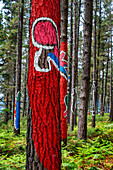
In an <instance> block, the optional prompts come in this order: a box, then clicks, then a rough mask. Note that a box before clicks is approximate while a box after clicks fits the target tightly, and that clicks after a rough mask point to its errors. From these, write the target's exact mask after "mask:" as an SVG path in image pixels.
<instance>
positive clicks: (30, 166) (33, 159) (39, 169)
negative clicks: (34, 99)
mask: <svg viewBox="0 0 113 170" xmlns="http://www.w3.org/2000/svg"><path fill="white" fill-rule="evenodd" d="M32 134H33V128H32V110H31V107H30V100H29V101H28V114H27V147H26V170H46V168H44V167H43V166H42V164H41V163H40V160H39V158H38V156H37V153H36V151H35V146H34V141H33V138H32Z"/></svg>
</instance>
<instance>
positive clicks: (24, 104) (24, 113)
mask: <svg viewBox="0 0 113 170" xmlns="http://www.w3.org/2000/svg"><path fill="white" fill-rule="evenodd" d="M24 81H25V82H24V98H23V113H22V117H24V116H25V115H26V88H27V87H26V71H25V78H24Z"/></svg>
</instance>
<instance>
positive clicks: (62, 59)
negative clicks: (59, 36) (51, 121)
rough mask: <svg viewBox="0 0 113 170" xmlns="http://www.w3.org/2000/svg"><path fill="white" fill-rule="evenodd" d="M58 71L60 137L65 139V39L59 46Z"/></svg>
mask: <svg viewBox="0 0 113 170" xmlns="http://www.w3.org/2000/svg"><path fill="white" fill-rule="evenodd" d="M62 68H63V69H64V72H63V73H62ZM60 71H61V72H60V74H61V77H60V106H61V134H62V139H67V74H66V73H67V41H66V42H62V43H61V47H60Z"/></svg>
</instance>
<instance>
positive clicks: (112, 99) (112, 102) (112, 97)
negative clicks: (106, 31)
mask: <svg viewBox="0 0 113 170" xmlns="http://www.w3.org/2000/svg"><path fill="white" fill-rule="evenodd" d="M112 58H113V57H112V38H111V58H110V111H109V117H110V120H111V121H113V92H112V90H113V82H112V81H113V79H112V72H113V69H112V66H113V64H112Z"/></svg>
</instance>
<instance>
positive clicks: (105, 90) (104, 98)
mask: <svg viewBox="0 0 113 170" xmlns="http://www.w3.org/2000/svg"><path fill="white" fill-rule="evenodd" d="M108 64H109V44H108V56H107V61H106V75H105V86H104V97H103V114H104V112H105V110H106V109H105V106H106V93H107V79H108Z"/></svg>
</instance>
